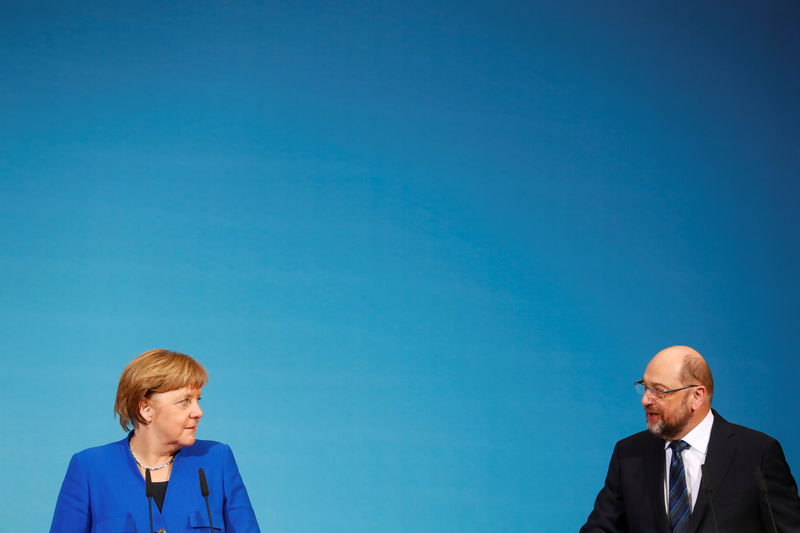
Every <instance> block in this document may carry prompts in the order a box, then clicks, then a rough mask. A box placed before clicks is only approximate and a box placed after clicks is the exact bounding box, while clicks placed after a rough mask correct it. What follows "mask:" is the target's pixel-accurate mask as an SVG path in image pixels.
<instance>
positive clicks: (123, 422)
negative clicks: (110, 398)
mask: <svg viewBox="0 0 800 533" xmlns="http://www.w3.org/2000/svg"><path fill="white" fill-rule="evenodd" d="M206 383H208V373H207V372H206V369H205V368H203V365H201V364H200V363H198V362H197V361H195V360H194V359H193V358H191V357H189V356H188V355H186V354H182V353H178V352H170V351H169V350H150V351H147V352H144V353H143V354H142V355H140V356H138V357H136V358H135V359H134V360H133V361H131V362H130V363H128V365H127V366H126V367H125V369H124V370H123V371H122V375H121V376H120V377H119V385H118V386H117V400H116V401H115V402H114V414H115V415H116V416H118V417H119V425H120V426H122V429H124V430H125V431H130V430H132V429H133V428H135V427H136V426H137V425H138V424H140V423H141V424H144V423H145V420H144V419H143V418H142V415H141V414H140V413H139V404H140V402H141V401H142V399H144V398H149V397H150V396H151V395H152V394H153V393H154V392H168V391H171V390H175V389H182V388H183V387H197V388H198V389H199V388H201V387H203V386H204V385H205V384H206Z"/></svg>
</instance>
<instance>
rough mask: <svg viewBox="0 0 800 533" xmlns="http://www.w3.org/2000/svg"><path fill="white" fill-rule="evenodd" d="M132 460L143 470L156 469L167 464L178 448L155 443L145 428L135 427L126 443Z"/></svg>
mask: <svg viewBox="0 0 800 533" xmlns="http://www.w3.org/2000/svg"><path fill="white" fill-rule="evenodd" d="M128 444H129V445H130V448H131V453H132V454H133V457H134V459H136V461H137V462H138V463H139V464H140V466H143V467H144V468H150V469H153V468H157V467H159V466H161V465H163V464H166V463H169V462H170V461H171V460H172V458H173V457H174V456H175V454H176V453H177V452H178V448H176V447H174V446H169V445H164V444H160V443H158V442H156V439H154V438H153V435H152V433H150V432H149V431H148V430H147V427H146V426H145V427H142V426H140V427H137V428H136V429H135V430H134V432H133V436H131V439H130V441H129V442H128Z"/></svg>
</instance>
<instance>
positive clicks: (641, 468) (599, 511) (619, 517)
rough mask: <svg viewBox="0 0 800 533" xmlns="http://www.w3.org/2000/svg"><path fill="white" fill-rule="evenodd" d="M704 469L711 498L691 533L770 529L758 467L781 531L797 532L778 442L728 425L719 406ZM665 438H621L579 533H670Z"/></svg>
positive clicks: (799, 517) (794, 502)
mask: <svg viewBox="0 0 800 533" xmlns="http://www.w3.org/2000/svg"><path fill="white" fill-rule="evenodd" d="M705 465H706V466H705V468H706V473H707V476H708V478H707V480H706V481H709V480H710V481H711V497H712V498H713V504H714V509H713V510H714V513H712V508H711V505H710V503H709V498H708V495H707V494H706V492H705V491H704V490H702V489H701V490H700V494H698V496H697V502H696V503H695V507H694V510H693V511H692V516H691V519H690V522H689V532H690V533H698V532H703V533H714V532H715V531H717V529H716V528H715V527H714V518H713V514H716V519H717V525H718V530H719V532H720V533H772V531H773V529H772V521H771V520H770V517H769V510H768V508H767V505H766V503H765V499H764V496H763V495H762V494H761V492H760V490H759V488H758V484H757V482H756V477H755V471H756V468H758V467H760V468H761V471H762V472H763V473H764V477H765V479H766V482H767V486H768V488H769V502H770V504H771V505H772V510H773V513H774V515H775V522H776V523H777V527H778V531H780V532H792V533H798V532H800V499H799V498H798V494H797V485H796V484H795V481H794V478H793V477H792V473H791V472H790V470H789V465H788V464H787V463H786V459H785V457H784V455H783V450H782V449H781V445H780V444H779V443H778V441H777V440H775V439H773V438H772V437H770V436H769V435H765V434H764V433H761V432H758V431H754V430H752V429H748V428H746V427H743V426H738V425H736V424H731V423H729V422H727V421H726V420H725V419H724V418H722V417H721V416H719V414H718V413H717V412H716V411H714V425H713V426H712V427H711V437H710V439H709V441H708V450H707V453H706V462H705ZM664 470H665V458H664V440H663V439H661V438H659V437H656V436H654V435H652V434H651V433H650V432H648V431H643V432H641V433H637V434H635V435H632V436H630V437H628V438H626V439H623V440H621V441H619V442H618V443H617V445H616V447H615V448H614V454H613V455H612V457H611V464H610V465H609V467H608V475H607V476H606V483H605V486H604V487H603V489H602V490H601V491H600V493H599V494H598V495H597V500H596V501H595V504H594V510H593V511H592V513H591V514H590V515H589V519H588V520H587V521H586V524H584V526H583V527H582V528H581V533H612V532H613V533H623V532H630V533H669V532H670V531H671V529H670V526H669V520H668V518H667V512H666V509H665V505H664V476H665V472H664Z"/></svg>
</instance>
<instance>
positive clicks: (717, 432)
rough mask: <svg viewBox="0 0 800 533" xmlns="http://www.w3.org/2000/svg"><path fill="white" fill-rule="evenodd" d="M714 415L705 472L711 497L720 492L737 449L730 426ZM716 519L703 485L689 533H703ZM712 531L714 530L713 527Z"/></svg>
mask: <svg viewBox="0 0 800 533" xmlns="http://www.w3.org/2000/svg"><path fill="white" fill-rule="evenodd" d="M713 413H714V425H712V426H711V437H710V438H709V439H708V449H707V450H706V462H705V470H706V475H707V476H708V478H709V479H707V480H706V482H708V481H711V497H712V498H713V497H714V495H715V494H717V493H718V492H719V489H720V487H721V486H722V485H723V484H724V481H725V476H726V475H727V473H728V469H729V467H730V465H731V462H732V460H733V456H734V454H735V451H736V450H735V449H734V447H733V446H732V445H731V441H730V438H731V436H732V435H733V430H732V429H731V426H730V424H728V422H727V421H726V420H725V419H724V418H722V417H721V416H719V413H717V412H716V411H713ZM713 520H714V517H713V516H711V503H710V502H709V501H708V494H706V491H705V490H704V489H703V483H702V482H701V485H700V494H698V495H697V501H696V502H695V505H694V511H692V516H691V518H690V519H689V532H690V533H696V532H698V531H701V528H702V527H703V525H704V523H706V522H709V523H710V522H713ZM710 530H713V526H712V527H711V529H709V531H710Z"/></svg>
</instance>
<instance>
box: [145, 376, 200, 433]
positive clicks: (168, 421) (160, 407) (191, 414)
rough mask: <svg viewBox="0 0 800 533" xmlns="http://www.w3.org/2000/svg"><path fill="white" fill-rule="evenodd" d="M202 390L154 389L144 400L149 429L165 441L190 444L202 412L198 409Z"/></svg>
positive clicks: (191, 388) (185, 388)
mask: <svg viewBox="0 0 800 533" xmlns="http://www.w3.org/2000/svg"><path fill="white" fill-rule="evenodd" d="M200 394H201V390H200V389H197V388H194V387H184V388H182V389H176V390H172V391H168V392H154V393H153V394H152V395H151V396H150V398H149V399H148V400H147V401H146V402H145V404H144V407H143V408H144V409H145V410H146V412H145V415H147V414H149V415H150V423H149V424H148V425H149V426H150V430H151V431H152V432H153V435H154V436H155V437H156V438H157V439H158V440H160V441H161V442H162V443H163V444H165V445H173V446H175V447H177V448H181V447H183V446H191V445H192V444H194V441H195V432H196V431H197V424H198V423H199V422H200V418H202V416H203V411H202V409H200Z"/></svg>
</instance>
